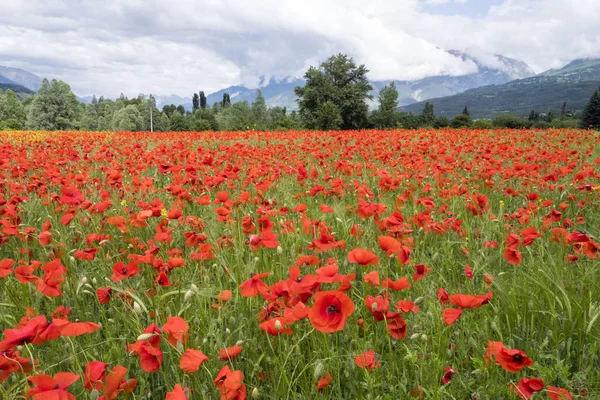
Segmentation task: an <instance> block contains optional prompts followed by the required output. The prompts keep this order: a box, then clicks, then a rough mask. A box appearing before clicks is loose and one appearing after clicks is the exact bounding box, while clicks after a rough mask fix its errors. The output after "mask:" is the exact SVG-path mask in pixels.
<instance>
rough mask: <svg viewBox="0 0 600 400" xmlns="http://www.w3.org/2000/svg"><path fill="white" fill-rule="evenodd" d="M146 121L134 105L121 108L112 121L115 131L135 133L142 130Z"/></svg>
mask: <svg viewBox="0 0 600 400" xmlns="http://www.w3.org/2000/svg"><path fill="white" fill-rule="evenodd" d="M143 123H144V121H143V120H142V116H141V115H140V111H139V110H138V108H137V107H136V106H134V105H133V104H130V105H128V106H127V107H125V108H121V109H120V110H118V111H117V112H115V114H114V116H113V121H112V129H113V130H115V131H128V132H134V131H139V130H141V129H142V125H143Z"/></svg>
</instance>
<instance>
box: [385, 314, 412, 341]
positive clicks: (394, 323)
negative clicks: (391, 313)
mask: <svg viewBox="0 0 600 400" xmlns="http://www.w3.org/2000/svg"><path fill="white" fill-rule="evenodd" d="M388 321H389V322H388V324H387V332H388V334H389V335H390V336H391V337H393V338H394V339H396V340H400V339H404V337H405V336H406V330H407V328H408V327H407V325H406V321H404V318H402V317H401V316H400V315H397V316H395V317H393V318H392V319H391V321H390V320H388Z"/></svg>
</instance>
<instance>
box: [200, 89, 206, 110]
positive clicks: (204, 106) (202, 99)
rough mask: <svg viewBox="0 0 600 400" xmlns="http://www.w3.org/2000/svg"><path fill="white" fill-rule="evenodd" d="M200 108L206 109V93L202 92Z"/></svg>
mask: <svg viewBox="0 0 600 400" xmlns="http://www.w3.org/2000/svg"><path fill="white" fill-rule="evenodd" d="M200 108H201V109H203V110H204V109H205V108H206V95H205V94H204V92H200Z"/></svg>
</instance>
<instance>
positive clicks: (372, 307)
mask: <svg viewBox="0 0 600 400" xmlns="http://www.w3.org/2000/svg"><path fill="white" fill-rule="evenodd" d="M371 311H373V312H375V311H377V303H373V304H371Z"/></svg>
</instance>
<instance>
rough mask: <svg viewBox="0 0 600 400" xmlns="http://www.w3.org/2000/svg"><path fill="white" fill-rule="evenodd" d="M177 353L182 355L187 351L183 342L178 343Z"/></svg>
mask: <svg viewBox="0 0 600 400" xmlns="http://www.w3.org/2000/svg"><path fill="white" fill-rule="evenodd" d="M177 351H178V352H180V353H183V352H184V351H185V348H184V347H183V343H181V341H179V340H178V341H177Z"/></svg>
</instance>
